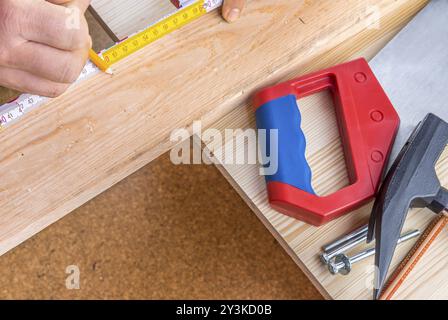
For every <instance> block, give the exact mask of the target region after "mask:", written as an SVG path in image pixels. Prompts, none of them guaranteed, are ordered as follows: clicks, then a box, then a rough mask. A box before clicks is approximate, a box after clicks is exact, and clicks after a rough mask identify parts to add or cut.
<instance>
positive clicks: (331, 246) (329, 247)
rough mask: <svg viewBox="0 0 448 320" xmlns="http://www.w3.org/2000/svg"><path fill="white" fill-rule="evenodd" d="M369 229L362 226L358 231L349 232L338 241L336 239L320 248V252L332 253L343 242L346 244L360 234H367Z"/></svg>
mask: <svg viewBox="0 0 448 320" xmlns="http://www.w3.org/2000/svg"><path fill="white" fill-rule="evenodd" d="M368 229H369V226H368V225H364V226H362V227H359V228H358V229H356V230H354V231H352V232H350V233H349V234H347V235H345V236H342V237H341V238H339V239H336V240H335V241H333V242H332V243H330V244H328V245H326V246H324V247H323V248H322V250H323V251H324V252H329V251H333V250H334V249H336V248H337V247H340V246H341V245H342V244H344V242H347V241H349V240H351V239H353V238H355V237H357V236H359V235H360V234H364V233H367V230H368Z"/></svg>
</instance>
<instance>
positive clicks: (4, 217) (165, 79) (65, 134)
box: [0, 0, 425, 253]
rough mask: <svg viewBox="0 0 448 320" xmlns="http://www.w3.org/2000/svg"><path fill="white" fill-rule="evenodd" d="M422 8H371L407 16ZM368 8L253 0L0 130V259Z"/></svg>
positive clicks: (327, 45) (355, 26)
mask: <svg viewBox="0 0 448 320" xmlns="http://www.w3.org/2000/svg"><path fill="white" fill-rule="evenodd" d="M424 2H425V1H423V0H400V1H395V0H382V1H376V2H375V4H376V6H377V7H376V8H377V9H378V10H379V11H378V12H380V13H381V16H384V17H389V16H399V17H401V19H403V18H402V17H403V16H404V15H405V14H404V13H405V12H408V14H409V13H412V12H414V11H416V10H418V8H420V7H421V6H422V4H423V3H424ZM368 8H369V3H366V1H364V0H353V1H351V5H350V6H347V5H346V1H345V0H336V1H302V2H299V3H296V2H294V3H292V2H291V1H289V0H281V1H276V3H275V5H273V4H272V1H269V0H260V1H252V2H249V4H248V7H247V10H245V13H244V15H243V17H242V19H241V20H239V21H238V22H236V23H233V24H227V23H224V22H223V21H222V19H221V17H220V15H219V13H218V12H215V13H211V14H208V15H207V16H204V17H203V18H201V19H199V20H197V21H195V22H193V23H191V24H189V25H188V26H186V27H184V28H182V29H181V30H179V31H177V32H175V33H173V34H171V35H169V36H166V37H165V38H163V40H161V41H159V42H156V43H154V44H153V45H151V46H148V47H146V48H145V49H143V50H141V51H139V52H137V53H135V54H134V55H132V56H130V57H128V58H126V59H124V60H122V61H120V62H119V63H117V64H116V65H114V70H115V75H114V76H113V77H110V76H107V75H105V74H99V75H97V76H95V77H92V78H91V79H89V80H87V81H84V82H82V83H79V84H77V85H76V86H74V87H73V88H71V89H70V90H69V91H68V92H67V93H66V94H64V95H63V96H62V97H60V98H57V99H53V100H51V101H49V102H48V103H46V104H45V105H44V106H41V107H39V108H37V109H36V110H34V111H32V112H31V113H29V114H28V115H27V116H25V117H24V119H22V120H21V121H19V122H18V123H16V124H14V125H13V126H11V127H9V128H7V129H6V130H4V131H3V132H1V133H0V154H1V159H0V168H2V179H1V180H0V208H1V209H0V253H4V252H6V251H8V250H9V249H11V248H12V247H14V246H16V245H17V244H19V243H21V242H22V241H24V240H26V239H28V238H29V237H31V236H32V235H33V234H35V233H36V232H39V231H40V230H42V229H43V228H45V227H46V226H48V225H49V224H51V223H53V222H54V221H56V220H58V219H59V218H61V217H63V216H64V215H66V214H67V213H69V212H70V211H72V210H73V209H75V208H77V207H79V206H80V205H82V204H84V203H85V202H86V201H88V200H90V199H92V198H93V197H94V196H96V195H97V194H99V193H101V192H102V191H104V190H105V189H107V188H109V187H110V186H112V185H113V184H115V183H117V182H118V181H120V180H122V179H123V178H125V177H127V176H128V175H129V174H131V173H133V172H135V171H136V170H138V169H139V168H141V167H142V166H144V165H146V164H147V163H149V162H150V161H151V160H153V159H154V158H156V157H157V156H159V155H160V154H162V153H164V152H166V151H168V150H169V149H170V148H172V146H174V145H175V144H176V142H172V141H170V139H169V137H170V134H171V132H172V131H173V129H175V128H189V129H191V124H192V123H193V121H195V120H201V121H202V122H203V124H204V126H206V125H210V124H211V123H214V122H216V121H217V120H218V119H220V118H222V117H223V116H224V115H225V114H227V113H228V112H229V111H231V110H233V109H234V108H236V107H239V106H241V104H242V103H243V102H244V101H246V100H247V99H248V97H249V95H250V94H251V92H253V91H254V90H255V89H256V88H259V87H262V86H265V85H267V84H269V83H273V82H275V81H278V80H280V79H282V78H284V77H285V76H287V75H290V74H291V73H293V72H297V70H301V69H302V70H305V69H303V66H306V65H308V63H309V62H311V61H312V60H313V59H314V58H316V57H319V56H321V55H322V54H323V53H325V52H327V51H329V50H331V49H334V48H335V47H337V46H338V45H340V44H341V43H343V42H344V41H345V40H347V39H350V38H351V37H353V36H354V35H356V34H358V33H360V32H363V31H365V30H366V29H369V27H370V24H368V23H367V21H370V20H371V19H370V18H369V12H370V11H369V10H368ZM402 12H404V13H402ZM255 35H256V36H255Z"/></svg>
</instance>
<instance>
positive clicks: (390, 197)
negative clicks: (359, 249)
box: [367, 114, 448, 299]
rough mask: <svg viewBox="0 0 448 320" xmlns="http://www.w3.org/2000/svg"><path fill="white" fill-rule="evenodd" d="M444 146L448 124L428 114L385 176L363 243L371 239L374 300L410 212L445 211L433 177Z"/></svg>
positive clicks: (446, 196) (446, 197)
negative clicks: (373, 259) (373, 268)
mask: <svg viewBox="0 0 448 320" xmlns="http://www.w3.org/2000/svg"><path fill="white" fill-rule="evenodd" d="M447 143H448V123H446V122H445V121H443V120H442V119H440V118H439V117H437V116H435V115H434V114H428V115H427V116H426V117H425V119H424V120H423V121H422V122H420V124H419V125H418V126H417V127H416V129H415V130H414V132H413V133H412V135H411V137H410V138H409V140H408V141H407V143H406V144H405V146H404V147H403V149H402V150H401V152H400V154H399V155H398V157H397V159H396V160H395V162H394V164H393V166H392V167H391V169H390V171H389V172H388V174H387V176H386V179H385V181H384V183H383V185H382V186H381V188H380V191H379V195H378V197H377V199H376V201H375V204H374V206H373V210H372V215H371V217H370V223H369V232H368V236H367V241H368V242H371V241H372V240H373V239H374V238H375V240H376V243H375V249H376V254H375V265H376V266H377V268H378V269H377V272H376V274H375V278H376V279H375V284H376V286H375V289H374V299H378V298H379V297H380V294H381V292H382V289H383V287H384V285H385V282H386V276H387V272H388V270H389V267H390V264H391V260H392V257H393V254H394V252H395V248H396V246H397V241H398V239H399V237H400V233H401V229H402V228H403V224H404V221H405V219H406V216H407V213H408V211H409V209H410V208H429V209H430V210H431V211H433V212H434V213H436V214H442V213H443V212H446V210H447V208H448V190H447V189H445V188H443V187H442V186H441V184H440V181H439V179H438V177H437V174H436V170H435V166H436V163H437V161H438V159H439V158H440V156H441V154H442V152H443V151H444V149H445V147H446V145H447Z"/></svg>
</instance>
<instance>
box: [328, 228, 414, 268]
mask: <svg viewBox="0 0 448 320" xmlns="http://www.w3.org/2000/svg"><path fill="white" fill-rule="evenodd" d="M419 235H420V230H414V231H411V232H408V233H405V234H404V235H402V236H401V237H400V238H399V239H398V242H397V243H398V244H399V243H402V242H405V241H407V240H410V239H413V238H415V237H418V236H419ZM374 254H375V248H370V249H367V250H365V251H363V252H360V253H358V254H355V255H354V256H352V257H348V256H347V255H346V254H344V253H341V254H338V255H336V256H335V258H334V261H331V262H329V263H328V270H329V271H330V273H331V274H338V273H339V274H342V275H344V276H345V275H347V274H349V273H350V271H351V270H352V265H353V264H354V263H356V262H358V261H361V260H364V259H366V258H368V257H370V256H373V255H374Z"/></svg>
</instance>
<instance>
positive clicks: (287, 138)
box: [255, 95, 316, 194]
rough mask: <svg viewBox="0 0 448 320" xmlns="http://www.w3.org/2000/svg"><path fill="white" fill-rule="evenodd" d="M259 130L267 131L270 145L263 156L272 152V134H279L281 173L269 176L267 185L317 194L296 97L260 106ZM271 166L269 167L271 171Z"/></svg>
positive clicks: (258, 113) (268, 144) (263, 147)
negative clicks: (273, 130)
mask: <svg viewBox="0 0 448 320" xmlns="http://www.w3.org/2000/svg"><path fill="white" fill-rule="evenodd" d="M255 116H256V119H257V127H258V129H265V130H266V144H265V145H263V143H260V148H261V154H262V155H267V156H268V157H270V155H269V151H270V150H271V143H275V141H274V142H273V141H271V139H270V134H269V132H270V130H271V129H277V130H278V170H277V172H276V173H275V174H272V175H266V176H265V178H266V181H267V182H271V181H275V182H281V183H286V184H289V185H292V186H294V187H296V188H299V189H301V190H303V191H306V192H308V193H311V194H316V193H315V192H314V190H313V187H312V185H311V176H312V173H311V169H310V166H309V164H308V162H307V161H306V158H305V149H306V140H305V135H304V134H303V131H302V129H301V128H300V126H301V122H302V116H301V114H300V111H299V107H298V105H297V100H296V97H295V96H294V95H287V96H284V97H281V98H278V99H276V100H272V101H269V102H267V103H265V104H264V105H262V106H260V107H259V108H258V109H257V110H256V113H255ZM269 165H270V164H269V163H268V164H265V165H264V166H265V167H269Z"/></svg>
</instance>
